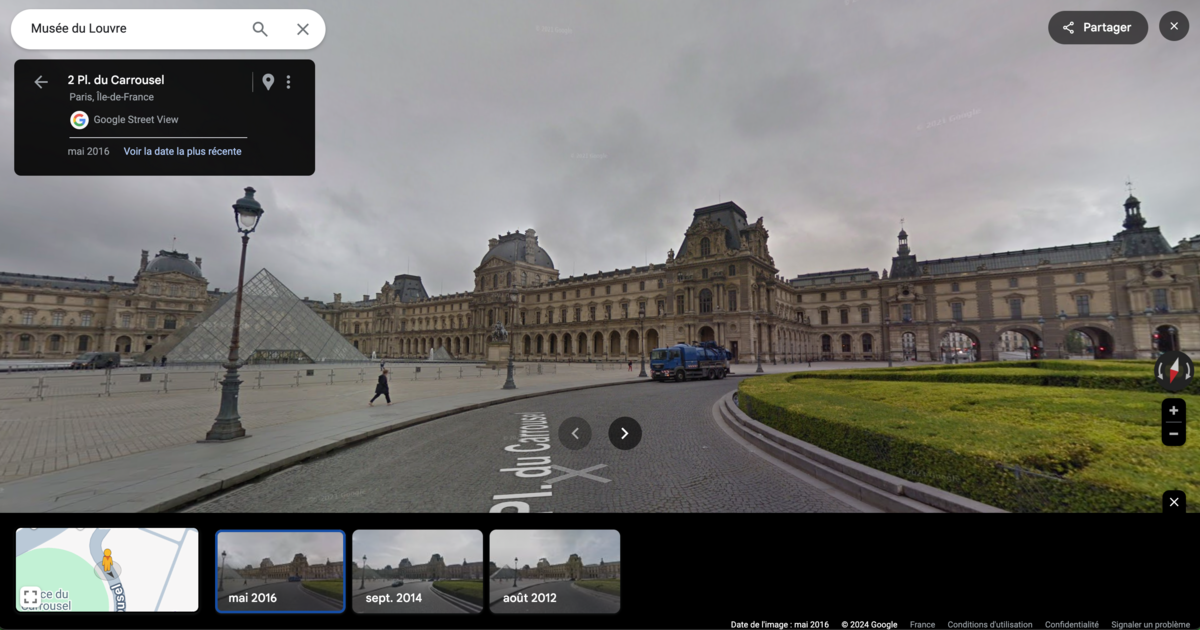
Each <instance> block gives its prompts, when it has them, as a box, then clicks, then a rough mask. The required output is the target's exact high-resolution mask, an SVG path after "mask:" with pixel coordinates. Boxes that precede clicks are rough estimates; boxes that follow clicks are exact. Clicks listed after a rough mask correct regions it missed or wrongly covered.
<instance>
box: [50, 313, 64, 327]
mask: <svg viewBox="0 0 1200 630" xmlns="http://www.w3.org/2000/svg"><path fill="white" fill-rule="evenodd" d="M62 322H63V314H62V313H53V314H51V315H50V324H51V325H53V326H62Z"/></svg>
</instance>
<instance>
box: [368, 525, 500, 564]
mask: <svg viewBox="0 0 1200 630" xmlns="http://www.w3.org/2000/svg"><path fill="white" fill-rule="evenodd" d="M351 540H352V541H353V542H352V544H351V550H350V553H351V554H353V556H354V557H355V558H358V559H360V560H361V558H362V557H363V556H364V555H366V556H367V566H369V567H375V568H381V567H385V566H388V565H391V566H393V567H395V566H399V564H400V561H401V560H403V559H404V558H408V561H409V562H411V563H413V564H424V563H426V562H429V559H430V558H431V557H433V554H435V553H440V554H442V560H443V561H444V562H445V563H446V564H458V563H461V562H462V561H463V560H464V559H465V560H466V561H467V562H481V561H483V532H481V531H479V530H477V529H460V530H437V529H367V530H364V529H360V530H358V531H356V532H354V535H353V537H352V539H351Z"/></svg>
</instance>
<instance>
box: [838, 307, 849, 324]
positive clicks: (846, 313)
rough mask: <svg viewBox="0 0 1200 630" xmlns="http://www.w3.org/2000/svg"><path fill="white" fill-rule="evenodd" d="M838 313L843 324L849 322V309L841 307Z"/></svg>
mask: <svg viewBox="0 0 1200 630" xmlns="http://www.w3.org/2000/svg"><path fill="white" fill-rule="evenodd" d="M839 315H840V317H841V321H842V323H843V324H849V323H850V309H846V308H844V309H842V310H841V311H840V312H839Z"/></svg>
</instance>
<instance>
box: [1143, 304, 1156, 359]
mask: <svg viewBox="0 0 1200 630" xmlns="http://www.w3.org/2000/svg"><path fill="white" fill-rule="evenodd" d="M1145 313H1146V327H1147V328H1149V329H1150V358H1151V359H1155V358H1158V357H1157V356H1156V355H1157V354H1158V348H1157V347H1156V345H1157V344H1155V343H1154V342H1155V338H1154V309H1152V308H1150V307H1149V306H1147V307H1146V311H1145Z"/></svg>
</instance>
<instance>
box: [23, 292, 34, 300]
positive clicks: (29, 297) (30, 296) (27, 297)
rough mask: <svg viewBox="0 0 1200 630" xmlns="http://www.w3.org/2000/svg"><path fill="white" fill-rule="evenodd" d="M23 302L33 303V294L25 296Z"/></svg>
mask: <svg viewBox="0 0 1200 630" xmlns="http://www.w3.org/2000/svg"><path fill="white" fill-rule="evenodd" d="M25 301H26V302H32V301H33V294H32V293H30V294H28V295H26V296H25Z"/></svg>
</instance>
